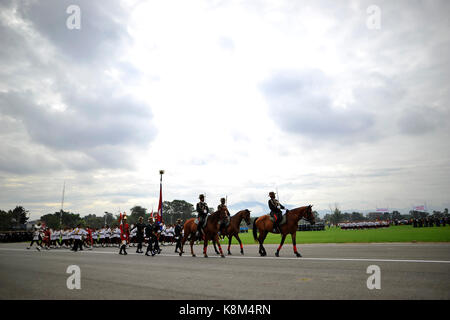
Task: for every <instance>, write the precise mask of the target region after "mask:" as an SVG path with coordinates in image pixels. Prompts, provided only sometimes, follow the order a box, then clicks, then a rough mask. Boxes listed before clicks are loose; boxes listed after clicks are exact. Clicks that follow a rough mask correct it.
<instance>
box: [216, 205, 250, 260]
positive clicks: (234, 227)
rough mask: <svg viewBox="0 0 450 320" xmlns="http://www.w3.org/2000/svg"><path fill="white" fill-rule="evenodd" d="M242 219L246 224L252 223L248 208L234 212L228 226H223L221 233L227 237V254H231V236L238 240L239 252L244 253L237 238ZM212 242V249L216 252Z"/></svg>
mask: <svg viewBox="0 0 450 320" xmlns="http://www.w3.org/2000/svg"><path fill="white" fill-rule="evenodd" d="M242 220H244V221H245V222H246V223H247V225H248V226H249V225H250V224H251V223H252V222H251V220H250V210H248V209H245V210H241V211H239V212H238V213H236V214H235V215H234V216H232V217H231V219H230V224H229V225H228V227H227V228H225V230H222V231H221V235H223V236H227V237H228V254H229V255H231V251H230V247H231V240H232V239H233V237H235V238H236V239H237V241H239V246H240V247H241V254H244V247H243V246H242V241H241V239H240V238H239V230H240V225H241V221H242ZM213 244H214V250H216V253H217V252H218V251H217V249H216V243H215V242H213Z"/></svg>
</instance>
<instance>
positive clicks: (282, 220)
mask: <svg viewBox="0 0 450 320" xmlns="http://www.w3.org/2000/svg"><path fill="white" fill-rule="evenodd" d="M286 213H287V211H286ZM286 213H285V214H283V215H282V217H281V221H280V223H279V224H278V226H279V227H281V226H282V225H283V224H285V223H286V220H287V219H286ZM269 219H270V221H272V223H274V222H275V217H274V214H271V213H269ZM273 232H274V233H278V231H277V230H276V229H273Z"/></svg>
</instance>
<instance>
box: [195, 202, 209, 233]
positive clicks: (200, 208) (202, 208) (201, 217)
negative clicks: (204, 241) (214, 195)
mask: <svg viewBox="0 0 450 320" xmlns="http://www.w3.org/2000/svg"><path fill="white" fill-rule="evenodd" d="M198 198H199V199H200V202H199V203H197V208H196V209H197V213H198V225H197V233H196V236H197V238H201V237H202V226H203V223H204V221H205V218H206V216H207V215H208V213H209V208H208V204H207V203H206V202H205V196H204V195H203V194H201V195H200V196H199V197H198Z"/></svg>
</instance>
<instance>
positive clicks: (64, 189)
mask: <svg viewBox="0 0 450 320" xmlns="http://www.w3.org/2000/svg"><path fill="white" fill-rule="evenodd" d="M65 191H66V180H64V185H63V192H62V199H61V211H60V216H59V229H61V227H62V214H63V210H64V193H65Z"/></svg>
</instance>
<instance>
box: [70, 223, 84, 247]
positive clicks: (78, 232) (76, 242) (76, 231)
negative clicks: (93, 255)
mask: <svg viewBox="0 0 450 320" xmlns="http://www.w3.org/2000/svg"><path fill="white" fill-rule="evenodd" d="M81 230H82V228H81V225H80V224H79V225H78V226H77V227H76V228H75V229H74V230H73V231H72V236H73V239H74V244H73V248H72V251H74V252H77V250H78V249H80V251H82V250H83V246H82V242H81V236H82V232H81Z"/></svg>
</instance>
